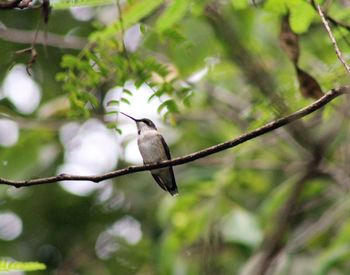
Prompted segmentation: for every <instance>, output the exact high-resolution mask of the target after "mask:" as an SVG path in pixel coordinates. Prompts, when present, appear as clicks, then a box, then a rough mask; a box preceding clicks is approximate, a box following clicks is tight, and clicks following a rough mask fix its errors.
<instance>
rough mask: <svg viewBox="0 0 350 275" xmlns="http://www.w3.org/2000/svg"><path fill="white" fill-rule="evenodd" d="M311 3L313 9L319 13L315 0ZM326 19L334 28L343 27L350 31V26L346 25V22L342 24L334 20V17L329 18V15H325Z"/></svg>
mask: <svg viewBox="0 0 350 275" xmlns="http://www.w3.org/2000/svg"><path fill="white" fill-rule="evenodd" d="M310 2H311V5H312V7H313V8H314V9H315V10H316V11H318V9H317V5H316V2H315V0H311V1H310ZM325 18H326V19H327V20H328V21H329V22H331V23H332V24H333V25H334V26H338V27H342V28H344V29H346V30H348V31H350V25H348V24H346V23H344V22H340V21H338V20H336V19H334V18H333V17H331V16H329V15H328V14H325Z"/></svg>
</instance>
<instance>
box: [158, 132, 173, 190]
mask: <svg viewBox="0 0 350 275" xmlns="http://www.w3.org/2000/svg"><path fill="white" fill-rule="evenodd" d="M159 136H160V140H161V141H162V144H163V148H164V150H165V154H166V156H167V158H168V159H171V155H170V150H169V147H168V144H166V142H165V140H164V138H163V136H162V135H159ZM168 169H169V170H170V174H171V186H169V187H167V191H168V192H170V193H171V194H172V195H175V194H177V186H176V180H175V176H174V171H173V167H172V166H169V167H168ZM158 184H159V183H158Z"/></svg>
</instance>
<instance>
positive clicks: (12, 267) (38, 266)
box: [0, 260, 46, 272]
mask: <svg viewBox="0 0 350 275" xmlns="http://www.w3.org/2000/svg"><path fill="white" fill-rule="evenodd" d="M45 269H46V265H45V264H43V263H39V262H11V261H4V260H0V271H5V272H8V271H36V270H45Z"/></svg>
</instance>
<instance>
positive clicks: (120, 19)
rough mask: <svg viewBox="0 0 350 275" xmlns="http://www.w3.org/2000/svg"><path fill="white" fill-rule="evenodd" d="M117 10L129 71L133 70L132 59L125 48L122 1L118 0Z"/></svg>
mask: <svg viewBox="0 0 350 275" xmlns="http://www.w3.org/2000/svg"><path fill="white" fill-rule="evenodd" d="M117 9H118V13H119V23H120V30H121V34H122V46H123V54H124V57H125V59H126V61H127V62H128V67H129V70H131V64H130V59H129V55H128V51H127V50H126V46H125V42H124V38H125V28H124V20H123V13H122V8H121V6H120V0H117Z"/></svg>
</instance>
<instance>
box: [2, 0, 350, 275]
mask: <svg viewBox="0 0 350 275" xmlns="http://www.w3.org/2000/svg"><path fill="white" fill-rule="evenodd" d="M120 2H121V7H122V20H120V17H119V18H117V16H114V17H113V18H114V19H115V20H114V22H113V23H111V24H107V25H103V24H102V23H101V22H99V18H101V17H103V16H106V17H107V15H106V13H103V11H105V10H106V9H107V10H108V11H109V12H111V11H112V10H113V9H114V10H118V9H117V8H116V7H115V6H114V5H112V6H107V7H104V8H101V9H100V8H97V7H95V6H94V5H95V3H99V4H101V5H102V4H105V3H107V2H106V1H102V0H101V1H98V2H94V1H91V2H89V1H86V2H84V1H82V2H80V1H74V2H70V1H67V2H63V1H60V2H57V3H55V4H53V13H52V15H51V17H50V21H49V25H48V32H49V34H48V37H50V33H51V32H52V33H57V34H62V35H63V34H64V35H66V34H68V33H70V34H71V35H77V36H84V37H86V38H87V39H88V43H87V45H86V47H85V48H84V49H82V50H79V51H75V50H63V49H59V48H58V47H47V56H48V58H47V59H46V58H45V56H46V53H45V50H43V49H42V48H41V47H40V46H37V50H38V56H39V58H38V60H37V62H36V64H34V65H33V80H35V81H36V82H37V83H38V84H39V85H40V86H41V87H42V98H41V102H40V105H39V106H38V108H37V109H36V111H35V112H33V113H30V114H25V115H24V114H23V113H21V112H20V111H19V108H17V107H18V105H16V104H15V103H16V102H14V101H13V100H12V99H11V98H12V97H11V96H13V95H12V94H11V96H10V95H8V94H6V91H5V88H6V85H5V82H6V79H7V73H8V72H7V71H6V70H0V79H1V81H3V82H4V85H3V86H2V87H1V90H2V91H3V93H4V96H5V97H6V98H4V99H3V100H2V103H1V105H0V113H1V115H4V117H2V118H1V119H0V122H2V119H3V118H6V119H11V120H12V121H14V122H16V125H17V126H18V127H19V128H20V131H19V132H18V135H19V138H18V140H17V141H16V143H15V144H13V145H11V146H8V145H6V146H8V147H6V146H5V145H3V146H2V147H1V148H0V174H1V176H2V177H7V178H14V179H22V178H33V177H35V178H36V177H41V176H49V175H53V174H57V173H61V172H62V167H65V166H68V164H69V160H70V159H72V158H73V157H74V154H75V153H76V152H79V151H82V150H81V148H82V147H81V146H82V144H84V143H87V144H88V147H90V148H89V150H87V151H86V152H84V155H83V157H80V158H79V163H78V165H77V166H78V167H79V168H81V167H85V166H84V165H87V164H89V163H90V164H91V163H92V165H93V168H94V169H95V170H93V171H95V172H96V170H97V169H98V168H99V167H100V166H101V162H103V161H106V162H107V163H108V165H109V166H107V169H106V170H103V171H98V172H99V173H100V172H101V173H102V172H107V171H110V170H112V169H114V168H121V167H125V166H126V165H128V164H129V162H130V164H134V162H133V161H134V159H135V158H136V157H137V156H138V155H139V154H138V152H137V151H134V150H133V149H132V148H133V144H132V143H130V144H129V142H130V141H131V140H133V141H134V137H135V135H136V133H135V128H132V130H130V131H128V130H129V129H127V127H128V126H129V124H128V125H125V124H123V121H122V122H121V123H119V121H116V120H114V119H112V120H109V121H108V122H103V123H105V124H106V125H103V124H102V123H101V122H100V121H102V120H103V119H104V118H105V117H106V115H108V116H111V117H116V115H117V114H118V112H119V108H120V106H121V105H122V104H129V103H130V104H132V102H133V100H134V99H135V98H136V99H138V98H139V97H140V98H141V94H140V93H138V92H136V91H142V89H139V90H137V89H131V88H129V84H130V83H133V85H134V86H136V87H142V86H143V85H146V86H148V87H150V88H151V90H152V91H153V92H152V95H151V96H150V97H149V103H150V104H151V103H153V100H154V99H156V100H157V102H158V103H157V105H156V107H155V108H154V110H155V112H156V111H158V112H159V113H160V115H161V116H162V117H163V118H165V119H166V120H167V122H170V123H175V122H176V123H177V127H176V128H172V129H170V128H164V126H160V127H159V130H160V131H161V133H162V134H164V136H165V138H166V140H167V141H168V143H169V145H170V149H171V153H172V156H181V155H185V154H189V153H191V152H194V151H197V150H200V149H203V148H205V147H209V146H212V145H215V144H217V143H219V142H223V141H225V140H228V139H232V138H233V137H235V136H238V135H240V134H242V133H244V132H247V131H249V130H252V129H255V128H257V127H260V126H261V125H263V124H265V123H267V122H269V121H271V120H272V119H274V118H276V116H279V115H280V113H281V112H280V111H281V109H282V111H284V112H287V113H289V112H291V111H294V110H297V109H299V108H301V107H303V106H305V105H307V104H309V103H310V102H312V101H313V100H315V99H316V98H319V97H320V96H322V93H323V92H325V91H327V90H329V89H331V88H333V87H336V86H340V85H343V84H346V83H347V82H348V76H347V75H346V74H345V72H344V71H343V68H342V65H341V64H339V61H338V60H337V58H336V55H335V53H334V49H333V48H332V45H331V43H330V41H329V38H328V37H327V34H326V33H325V31H324V28H323V26H322V25H321V22H320V20H319V18H318V15H317V13H316V12H315V10H314V9H313V7H312V5H311V4H309V2H308V1H306V0H305V1H304V0H283V1H279V0H278V1H277V0H267V1H264V3H263V4H259V1H255V2H256V3H257V6H256V7H255V6H253V5H252V3H251V2H252V1H243V0H237V1H236V0H234V1H205V0H204V1H203V0H192V1H182V0H176V1H160V0H129V1H120ZM317 2H318V3H321V4H322V3H323V2H322V1H317ZM80 3H81V4H83V3H86V4H87V5H89V6H90V8H91V10H90V11H93V12H94V13H95V14H96V17H95V18H94V19H93V20H90V21H87V22H85V21H78V19H77V17H73V16H72V15H71V13H70V12H69V11H68V10H66V9H67V8H68V7H70V6H71V5H76V6H79V5H80ZM327 3H328V4H329V5H330V6H328V9H327V12H328V15H329V16H332V17H334V18H335V19H337V20H338V21H340V20H344V22H345V20H346V19H347V18H348V17H349V16H350V11H349V9H346V8H344V5H343V4H342V3H341V2H340V1H339V2H336V1H331V2H329V1H327ZM56 8H59V9H60V10H59V11H57V10H56ZM18 12H21V15H23V17H19V16H18V14H17V13H18ZM288 13H289V15H288ZM287 15H288V16H287ZM36 19H37V15H36V14H34V12H30V11H28V12H27V11H24V12H23V13H22V11H8V12H4V13H2V17H1V21H2V22H3V23H4V24H6V26H9V28H15V27H16V26H17V27H18V28H19V27H20V26H22V24H23V25H24V23H25V26H28V29H29V28H33V29H34V28H35V26H36V25H37V21H36ZM93 21H95V22H93ZM121 23H122V24H121ZM131 27H132V28H138V29H137V33H138V35H139V36H140V37H141V39H140V41H139V42H138V44H137V47H135V48H133V49H130V48H128V45H127V43H125V41H126V40H127V39H126V37H127V36H128V35H130V33H129V32H128V31H129V28H131ZM332 30H333V31H334V34H335V36H336V38H337V41H338V43H339V46H340V48H341V49H342V50H343V52H344V53H346V52H347V51H348V49H349V45H348V44H347V42H346V36H347V35H348V30H347V29H346V28H341V27H339V26H337V27H335V26H333V25H332ZM4 32H5V31H4ZM344 37H345V39H344ZM29 42H31V41H29ZM22 46H23V45H22ZM0 47H1V49H2V50H1V52H0V60H3V62H4V64H2V65H3V66H4V67H5V66H7V65H8V64H10V63H11V62H12V60H11V58H10V57H9V56H10V54H9V53H11V52H14V51H16V50H18V47H21V46H19V45H18V44H17V43H13V42H11V41H6V39H4V40H1V41H0ZM6 62H7V63H6ZM5 63H6V64H5ZM54 75H56V80H59V82H57V81H55V78H54ZM116 87H117V88H118V90H119V91H120V94H118V96H116V97H114V98H107V97H106V94H107V92H108V91H109V90H110V89H113V88H116ZM62 89H63V90H64V91H65V94H64V95H62ZM21 92H24V90H23V91H22V90H21ZM21 98H22V96H21ZM23 98H24V96H23ZM62 98H63V99H64V100H61V99H62ZM67 98H68V99H69V102H70V108H67V106H66V105H65V99H67ZM62 102H63V103H62ZM102 102H103V104H104V105H106V106H107V107H108V108H103V107H106V106H103V104H102ZM278 104H281V105H279V106H276V105H278ZM281 106H282V108H281ZM129 107H130V108H132V110H135V111H138V110H136V108H137V106H133V105H129ZM56 108H57V109H56ZM56 110H58V111H56ZM62 110H63V111H62ZM67 110H69V111H67ZM347 110H348V102H347V100H336V101H334V102H332V104H329V105H328V106H327V107H325V108H324V109H323V110H322V112H319V113H317V114H315V115H311V116H309V117H307V118H306V119H303V121H302V122H303V124H297V123H296V124H294V125H289V126H290V127H285V128H284V129H281V130H280V131H276V132H274V133H271V134H268V135H264V136H261V137H259V138H257V139H255V140H252V141H250V142H248V143H245V144H242V145H241V146H239V147H237V148H235V149H234V150H228V151H225V152H223V153H220V154H219V155H213V156H211V157H210V158H204V159H200V160H198V161H197V162H195V163H188V164H187V165H183V166H177V167H174V171H175V176H176V179H177V183H178V187H179V193H180V196H179V197H178V198H176V199H173V198H171V197H170V196H169V195H167V194H165V193H162V190H160V189H159V188H158V186H157V185H156V184H155V183H154V181H153V179H152V177H151V176H150V175H149V174H148V173H138V174H134V175H130V176H125V177H120V178H117V179H116V180H113V181H110V182H103V183H101V184H94V183H91V185H89V186H88V187H89V188H91V187H92V186H93V187H96V189H94V191H90V192H86V193H79V194H78V196H77V195H76V193H74V192H71V191H69V192H68V191H67V188H66V186H67V185H68V184H66V185H55V184H52V185H46V186H45V185H43V186H40V187H39V186H38V187H36V188H27V189H19V190H17V189H16V190H14V189H13V188H8V187H5V186H3V185H0V215H3V214H4V213H6V212H9V211H10V212H11V213H13V215H16V216H17V217H18V219H20V220H21V221H22V223H23V229H22V231H21V233H20V235H19V236H18V237H13V236H12V235H11V234H10V233H13V230H10V231H11V232H9V230H7V228H9V227H8V226H9V224H11V225H12V223H10V222H8V223H6V224H5V226H4V225H3V223H4V219H2V218H1V217H2V216H0V256H3V257H13V258H21V259H35V260H37V261H39V262H43V263H45V264H46V266H47V268H48V272H51V273H60V274H70V273H82V274H101V275H105V274H106V275H107V274H115V273H118V274H173V273H179V274H180V273H181V274H238V273H239V272H242V273H243V274H244V272H245V271H246V273H245V274H249V272H248V271H249V268H251V267H252V266H253V267H254V265H255V263H256V262H257V259H258V257H259V255H260V254H259V253H260V252H261V251H262V249H263V248H264V245H265V243H266V237H267V236H269V234H270V233H271V232H274V229H275V228H276V226H277V225H278V224H279V222H278V221H279V219H280V218H281V214H280V213H281V211H282V210H283V209H284V207H285V205H286V202H288V201H289V199H290V196H291V194H293V191H294V190H295V189H294V188H295V186H296V185H297V184H298V183H299V182H300V180H301V179H303V177H304V175H305V172H307V171H308V169H310V156H314V155H315V154H317V155H320V156H322V159H321V163H320V164H319V165H318V166H317V167H311V168H315V169H316V170H315V171H314V172H315V173H312V175H311V176H310V178H307V179H306V180H305V182H304V185H303V188H302V191H301V192H300V196H299V197H298V200H297V201H296V203H295V204H294V205H295V207H296V208H295V209H294V211H292V213H289V215H288V216H287V220H288V221H287V222H288V223H287V225H286V227H285V232H284V233H285V234H283V238H282V240H281V242H280V243H279V244H280V247H283V248H285V249H284V250H283V251H281V253H280V257H278V258H276V260H275V262H274V263H275V265H276V266H277V269H276V270H277V271H275V272H273V271H271V274H276V273H277V272H280V273H288V274H328V273H329V274H333V273H334V274H346V272H348V270H349V262H348V258H349V254H350V247H349V245H348V243H349V236H350V225H349V224H350V219H349V215H348V213H349V208H350V203H349V202H350V198H349V194H348V191H347V190H348V184H349V180H348V178H349V171H348V163H349V159H350V156H349V150H348V138H349V123H348V116H347V115H346V113H347ZM67 114H68V116H67ZM72 117H74V118H79V120H76V119H75V120H73V119H72ZM90 117H92V119H90ZM97 122H98V123H97ZM157 126H158V123H157ZM0 127H1V124H0ZM106 127H108V128H109V129H116V130H117V131H120V129H119V128H122V127H124V128H123V133H122V134H120V135H118V136H117V137H116V136H115V135H114V132H113V131H110V130H107V129H106ZM132 127H134V125H133V126H132ZM91 128H92V129H93V130H94V132H93V135H88V134H89V131H88V130H91ZM1 129H3V128H1ZM101 129H102V130H101ZM124 129H126V130H125V131H124ZM10 130H11V129H10V127H8V128H7V129H6V130H3V131H1V132H0V142H3V139H2V138H3V137H4V136H5V137H8V136H6V133H10V132H11V131H10ZM100 130H101V131H100ZM3 135H4V136H3ZM80 136H85V137H86V136H88V137H87V139H86V140H85V139H84V140H82V139H80ZM101 136H103V137H104V138H105V137H106V136H109V137H110V136H112V139H113V141H116V140H117V142H116V144H115V143H109V142H107V141H106V140H107V139H99V138H100V137H101ZM95 144H103V145H105V146H106V147H107V151H106V152H101V151H98V150H95V148H91V147H93V145H95ZM108 153H111V155H109V154H108ZM117 156H118V161H119V162H118V163H117V162H116V158H117ZM111 163H114V164H112V165H111ZM112 166H113V167H112ZM90 172H91V171H90ZM95 172H91V173H95ZM96 173H97V172H96ZM82 185H84V183H77V186H82ZM62 186H63V187H64V188H62ZM72 186H73V184H72ZM33 213H35V214H33ZM282 213H283V212H282ZM33 215H35V216H33ZM283 217H286V216H283V215H282V218H283ZM10 228H13V226H11V227H10ZM33 232H34V233H33ZM6 234H7V235H6ZM6 237H7V239H6ZM10 237H12V239H11V238H10Z"/></svg>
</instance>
